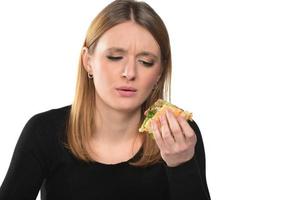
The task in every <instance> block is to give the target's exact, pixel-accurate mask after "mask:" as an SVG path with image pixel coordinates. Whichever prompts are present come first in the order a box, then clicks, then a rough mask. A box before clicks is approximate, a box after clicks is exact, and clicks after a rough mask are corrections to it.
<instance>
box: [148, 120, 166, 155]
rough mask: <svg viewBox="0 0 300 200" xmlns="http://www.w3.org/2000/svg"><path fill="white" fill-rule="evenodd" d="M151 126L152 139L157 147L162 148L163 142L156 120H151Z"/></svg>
mask: <svg viewBox="0 0 300 200" xmlns="http://www.w3.org/2000/svg"><path fill="white" fill-rule="evenodd" d="M151 128H152V132H153V136H154V139H155V141H156V144H157V146H158V148H159V149H160V150H162V149H163V146H164V144H163V140H162V137H161V132H160V130H159V128H158V125H157V121H156V120H153V121H152V122H151Z"/></svg>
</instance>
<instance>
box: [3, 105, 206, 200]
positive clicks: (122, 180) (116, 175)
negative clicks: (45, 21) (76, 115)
mask: <svg viewBox="0 0 300 200" xmlns="http://www.w3.org/2000/svg"><path fill="white" fill-rule="evenodd" d="M70 108H71V106H70V105H69V106H65V107H62V108H58V109H52V110H49V111H46V112H43V113H39V114H36V115H34V116H33V117H32V118H31V119H30V120H29V121H28V122H27V123H26V125H25V127H24V129H23V131H22V133H21V135H20V137H19V140H18V142H17V144H16V147H15V150H14V153H13V156H12V160H11V163H10V166H9V169H8V171H7V174H6V176H5V178H4V181H3V183H2V185H1V188H0V200H34V199H36V196H37V194H38V192H39V190H41V199H42V200H102V199H105V200H121V199H122V200H124V199H131V200H135V199H136V200H137V199H138V200H141V199H143V200H148V199H149V200H150V199H151V200H183V199H186V200H208V199H210V195H209V191H208V187H207V183H206V175H205V153H204V146H203V141H202V137H201V133H200V130H199V128H198V126H197V124H196V123H195V122H194V121H189V124H190V125H191V127H192V128H193V129H194V131H195V133H196V135H197V144H196V147H195V148H196V149H195V155H194V157H193V158H192V159H191V160H189V161H187V162H185V163H183V164H181V165H179V166H177V167H168V166H167V165H166V164H165V163H164V162H161V163H157V164H154V165H152V166H149V167H146V168H139V167H135V166H131V165H130V164H129V162H130V161H131V160H132V159H135V158H136V156H137V154H139V153H140V151H139V152H138V153H137V154H136V155H135V156H134V157H133V158H131V159H130V160H128V161H126V162H121V163H117V164H104V163H99V162H91V163H86V162H84V161H81V160H79V159H77V158H75V156H73V155H72V154H71V152H70V151H69V150H67V148H65V146H64V144H63V143H64V141H65V138H66V133H65V127H66V121H67V117H68V114H69V112H70Z"/></svg>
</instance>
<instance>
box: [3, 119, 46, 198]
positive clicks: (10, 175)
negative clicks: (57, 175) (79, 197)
mask: <svg viewBox="0 0 300 200" xmlns="http://www.w3.org/2000/svg"><path fill="white" fill-rule="evenodd" d="M38 129H39V119H38V116H37V115H35V116H34V117H32V118H31V119H30V120H29V121H28V122H27V123H26V125H25V127H24V128H23V131H22V133H21V135H20V137H19V139H18V142H17V144H16V147H15V149H14V153H13V156H12V159H11V163H10V165H9V168H8V171H7V174H6V176H5V178H4V181H3V183H2V185H1V188H0V199H1V200H35V199H36V196H37V194H38V192H39V189H40V187H41V184H42V182H43V179H44V177H45V174H46V166H45V165H44V164H43V162H42V157H41V152H40V145H41V144H39V142H38V136H37V134H36V133H37V132H38V131H39V130H38Z"/></svg>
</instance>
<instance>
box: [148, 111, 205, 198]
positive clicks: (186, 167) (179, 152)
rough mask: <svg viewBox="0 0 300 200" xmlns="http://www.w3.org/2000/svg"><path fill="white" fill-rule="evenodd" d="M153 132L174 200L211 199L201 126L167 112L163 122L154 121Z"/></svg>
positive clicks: (163, 116) (162, 119) (161, 119)
mask: <svg viewBox="0 0 300 200" xmlns="http://www.w3.org/2000/svg"><path fill="white" fill-rule="evenodd" d="M152 129H153V131H154V138H155V140H156V143H157V145H158V147H159V149H160V154H161V156H162V159H163V160H164V161H165V164H166V173H167V176H168V180H169V189H170V196H171V199H172V200H177V199H184V198H186V199H197V200H198V199H202V200H209V199H210V196H209V192H208V188H207V184H206V176H205V153H204V146H203V141H202V137H201V133H200V130H199V128H198V126H197V124H196V123H195V122H194V121H188V122H187V121H186V120H185V119H184V118H183V117H181V116H178V117H176V116H174V115H173V114H172V112H168V111H167V112H166V114H164V115H162V116H161V118H160V119H159V123H158V121H156V120H154V121H153V122H152Z"/></svg>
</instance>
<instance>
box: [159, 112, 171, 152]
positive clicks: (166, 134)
mask: <svg viewBox="0 0 300 200" xmlns="http://www.w3.org/2000/svg"><path fill="white" fill-rule="evenodd" d="M159 119H160V123H161V136H162V139H163V141H164V143H165V144H167V145H168V146H169V147H170V146H171V145H173V144H174V143H175V140H174V137H173V135H172V133H171V131H170V128H169V124H168V122H167V118H166V115H165V114H163V115H162V116H160V118H159Z"/></svg>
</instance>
